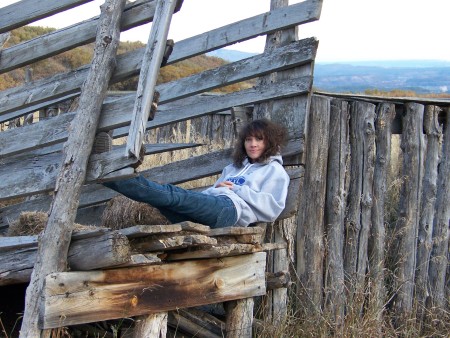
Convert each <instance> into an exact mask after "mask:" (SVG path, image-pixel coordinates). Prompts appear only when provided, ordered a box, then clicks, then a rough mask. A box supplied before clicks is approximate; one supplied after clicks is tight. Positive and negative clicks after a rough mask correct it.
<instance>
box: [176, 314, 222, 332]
mask: <svg viewBox="0 0 450 338" xmlns="http://www.w3.org/2000/svg"><path fill="white" fill-rule="evenodd" d="M175 314H176V315H178V317H175V316H174V318H172V319H171V315H175ZM180 318H184V319H186V320H188V321H189V322H190V323H193V324H196V325H197V326H199V327H201V328H203V329H206V330H207V331H208V332H209V333H211V334H213V335H217V336H219V337H223V336H224V332H225V322H223V321H222V320H219V319H217V318H216V317H214V316H213V315H211V314H209V313H207V312H203V311H201V310H199V309H197V308H189V309H179V310H177V311H172V312H169V323H170V324H173V323H174V321H173V319H180ZM176 324H177V322H175V325H174V327H177V326H176ZM192 335H193V336H195V332H192Z"/></svg>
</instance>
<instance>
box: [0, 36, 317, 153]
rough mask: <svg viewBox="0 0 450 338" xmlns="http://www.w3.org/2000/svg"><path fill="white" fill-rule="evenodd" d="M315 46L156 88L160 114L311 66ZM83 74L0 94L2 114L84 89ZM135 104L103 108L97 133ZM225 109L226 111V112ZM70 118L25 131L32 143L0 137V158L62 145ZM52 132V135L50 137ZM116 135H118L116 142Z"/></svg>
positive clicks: (12, 133) (123, 122)
mask: <svg viewBox="0 0 450 338" xmlns="http://www.w3.org/2000/svg"><path fill="white" fill-rule="evenodd" d="M317 43H318V42H317V40H315V39H305V40H302V41H300V42H295V43H292V44H289V45H288V46H286V47H284V48H279V49H277V50H275V51H268V52H266V53H264V54H261V55H257V56H254V57H252V58H249V59H246V60H242V61H238V62H234V63H232V64H227V65H224V66H221V67H218V68H216V69H213V70H207V71H204V72H202V73H200V74H195V75H192V76H188V77H187V78H183V79H179V80H176V81H172V82H169V83H165V84H161V85H158V86H157V87H156V90H157V91H158V92H160V94H161V97H160V104H159V106H158V110H159V111H160V112H164V113H166V112H170V110H171V109H172V108H171V107H179V106H180V105H186V104H192V103H193V102H192V100H191V101H179V102H177V103H173V104H171V105H168V104H164V102H169V101H174V100H180V99H182V98H185V97H188V96H192V95H194V94H196V93H200V92H203V91H208V90H212V89H215V88H218V87H220V86H224V85H230V84H233V83H236V82H240V81H244V80H247V79H251V78H254V77H256V76H260V75H263V74H267V73H271V72H274V71H279V70H282V69H286V68H290V67H294V66H297V65H299V64H302V63H305V62H311V61H312V60H313V58H314V56H315V53H316V50H317ZM85 73H86V72H83V73H79V72H74V73H73V74H72V73H71V76H67V77H61V76H57V78H56V79H57V81H56V83H55V82H54V81H45V82H44V83H42V84H39V81H37V82H36V83H35V86H34V87H31V86H30V85H26V86H24V88H21V89H19V88H17V89H12V90H6V91H3V92H1V93H0V101H2V102H3V105H2V108H0V110H3V111H9V110H11V109H14V107H19V106H22V107H23V106H24V105H25V106H26V105H28V104H31V103H32V102H39V100H41V99H46V100H47V99H48V96H49V95H50V93H51V95H52V96H54V95H57V94H58V93H61V94H63V93H66V91H67V90H69V89H70V88H71V86H76V85H77V84H78V85H81V84H82V83H83V81H82V80H83V79H85ZM67 86H69V88H67ZM30 97H31V100H30ZM135 98H136V96H135V94H131V95H128V96H126V97H123V98H122V99H117V100H114V101H112V102H109V103H105V104H104V105H103V107H102V117H101V119H100V122H99V130H111V129H115V128H118V127H123V126H127V125H129V124H130V121H131V117H130V115H129V114H123V112H124V111H128V110H131V109H133V108H132V107H133V105H134V100H135ZM195 99H197V97H196V98H195ZM227 108H228V109H229V108H230V107H227ZM26 112H27V111H26V110H21V111H20V113H21V114H25V113H26ZM74 116H75V113H68V114H63V115H59V116H55V117H53V118H52V119H50V120H48V121H45V122H43V123H36V124H33V125H30V126H27V133H29V134H30V137H28V138H27V139H26V140H24V142H13V141H12V140H15V138H16V137H17V136H18V135H20V134H19V132H20V130H16V129H11V130H8V131H5V132H3V133H2V134H0V142H1V143H2V148H1V149H0V156H5V155H8V154H15V153H20V152H23V151H26V150H29V149H34V148H37V147H42V146H46V145H50V144H54V143H59V142H63V141H65V140H66V138H67V131H66V130H67V128H68V126H69V124H70V122H71V121H72V119H73V117H74ZM6 117H7V118H8V119H10V118H13V117H17V116H16V114H12V113H4V114H1V113H0V122H2V121H4V120H6ZM158 120H159V117H158V118H156V120H155V123H156V124H158V123H159V122H158ZM166 123H167V122H166ZM54 130H56V132H50V131H54ZM117 135H118V134H117V133H116V134H115V136H117Z"/></svg>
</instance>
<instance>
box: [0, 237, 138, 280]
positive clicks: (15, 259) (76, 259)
mask: <svg viewBox="0 0 450 338" xmlns="http://www.w3.org/2000/svg"><path fill="white" fill-rule="evenodd" d="M33 237H37V236H33ZM9 238H11V239H16V238H17V237H9ZM0 239H1V242H4V239H8V237H0ZM72 239H74V237H72ZM37 248H38V246H37V241H33V243H32V244H31V243H29V244H28V245H27V246H23V245H17V246H15V247H10V248H9V249H8V250H6V249H5V250H4V251H3V252H2V253H1V255H2V259H1V262H0V285H8V284H18V283H28V282H29V281H30V276H31V272H32V270H33V266H34V264H35V262H36V259H37V250H38V249H37ZM130 251H131V250H130V244H129V242H128V239H127V238H126V237H125V236H124V235H121V234H119V233H118V232H114V231H113V232H111V231H110V232H107V233H105V234H101V233H100V234H99V235H98V236H91V237H88V238H84V239H79V240H72V242H71V245H70V247H69V252H68V254H67V259H68V264H69V267H70V268H71V269H75V270H93V269H100V268H108V267H113V266H116V265H120V264H124V263H126V262H129V261H130V259H131V258H130Z"/></svg>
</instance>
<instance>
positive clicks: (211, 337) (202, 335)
mask: <svg viewBox="0 0 450 338" xmlns="http://www.w3.org/2000/svg"><path fill="white" fill-rule="evenodd" d="M168 322H169V324H170V325H171V326H172V327H174V328H176V329H177V331H182V332H186V333H188V334H190V335H191V336H192V337H199V338H220V337H223V335H222V334H221V335H220V336H219V335H217V334H215V333H213V332H211V331H209V330H208V329H207V328H205V327H203V325H202V324H201V323H200V324H199V323H195V322H193V321H191V320H190V319H189V318H186V317H185V316H183V315H181V314H180V313H177V312H175V311H171V312H170V313H169V320H168Z"/></svg>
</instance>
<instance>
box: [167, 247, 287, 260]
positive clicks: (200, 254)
mask: <svg viewBox="0 0 450 338" xmlns="http://www.w3.org/2000/svg"><path fill="white" fill-rule="evenodd" d="M286 247H287V246H286V243H266V244H261V245H259V244H256V245H254V244H229V245H214V246H211V247H208V248H207V249H198V250H191V251H186V252H182V253H170V252H168V253H167V256H166V257H165V260H167V261H178V260H188V259H198V258H213V257H217V258H220V257H228V256H237V255H245V254H250V253H255V252H261V251H271V250H283V249H286Z"/></svg>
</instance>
